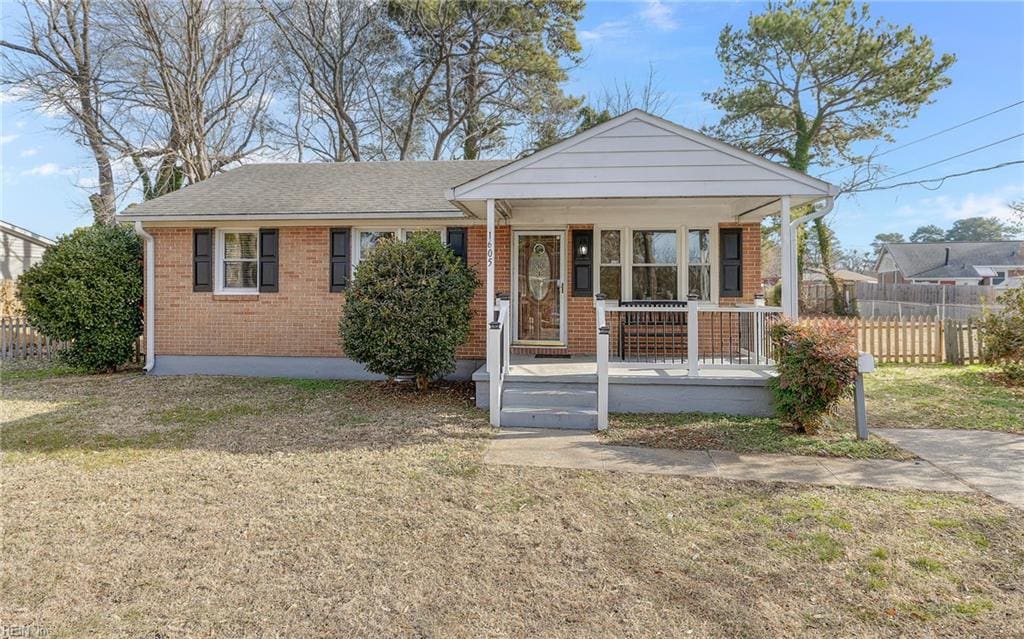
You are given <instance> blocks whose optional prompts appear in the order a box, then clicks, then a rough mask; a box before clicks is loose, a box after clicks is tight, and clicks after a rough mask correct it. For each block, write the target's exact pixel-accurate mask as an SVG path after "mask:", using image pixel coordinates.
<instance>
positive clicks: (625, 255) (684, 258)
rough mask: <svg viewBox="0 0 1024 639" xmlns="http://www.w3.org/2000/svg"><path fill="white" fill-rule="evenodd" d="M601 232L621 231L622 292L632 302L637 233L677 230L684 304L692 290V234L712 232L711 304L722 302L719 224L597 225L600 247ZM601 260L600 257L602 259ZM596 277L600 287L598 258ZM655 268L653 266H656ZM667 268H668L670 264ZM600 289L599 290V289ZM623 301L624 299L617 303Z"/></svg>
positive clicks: (620, 286) (680, 285) (677, 270)
mask: <svg viewBox="0 0 1024 639" xmlns="http://www.w3.org/2000/svg"><path fill="white" fill-rule="evenodd" d="M601 231H619V233H620V234H621V235H620V237H621V238H622V243H621V244H620V246H619V252H620V253H621V255H620V259H621V260H622V263H621V266H622V268H621V272H620V273H619V277H620V281H619V289H620V290H621V291H622V299H624V300H632V299H634V297H633V231H675V233H676V261H677V264H676V272H677V274H678V277H677V280H678V282H677V285H678V291H677V292H676V295H677V296H678V298H679V301H680V302H684V301H686V299H687V294H688V293H689V290H690V282H689V276H690V270H689V254H690V253H689V246H688V243H689V238H690V231H708V233H709V234H710V235H709V241H710V242H711V247H710V248H711V258H710V259H711V295H710V302H711V303H712V304H718V302H719V295H718V293H719V290H718V289H719V272H718V269H719V265H718V224H717V223H715V224H708V225H694V226H685V225H684V226H676V227H672V226H668V225H665V224H649V225H643V226H597V225H595V226H594V233H595V234H596V237H597V238H598V241H597V242H595V244H597V245H598V246H599V247H600V237H601V235H600V233H601ZM599 257H600V256H599ZM594 265H595V271H596V273H595V275H594V281H595V282H597V283H598V287H600V282H601V260H600V259H598V260H596V261H595V262H594ZM652 266H653V265H652ZM666 266H667V265H666ZM598 290H599V288H598ZM615 301H621V300H615Z"/></svg>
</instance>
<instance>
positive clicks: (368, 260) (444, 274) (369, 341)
mask: <svg viewBox="0 0 1024 639" xmlns="http://www.w3.org/2000/svg"><path fill="white" fill-rule="evenodd" d="M476 286H477V279H476V274H475V273H473V272H472V271H470V270H469V269H468V268H466V266H465V265H463V264H462V261H461V260H460V259H459V258H458V257H456V256H455V255H454V254H453V253H452V252H451V251H450V250H449V249H448V248H447V247H446V246H445V245H444V244H442V243H441V240H440V238H439V237H438V235H437V234H436V233H414V234H412V235H411V236H410V237H409V239H408V240H406V241H404V242H399V241H393V240H382V241H381V242H380V243H379V244H378V245H377V246H376V247H375V248H374V249H373V251H372V252H371V253H370V254H369V255H368V256H366V257H365V258H364V259H363V260H362V262H360V264H359V267H358V268H357V269H356V272H355V277H354V278H353V281H352V284H351V286H350V288H349V290H348V294H347V295H346V299H345V311H344V314H343V315H342V318H341V325H340V333H341V340H342V345H343V346H344V348H345V354H346V355H348V356H349V357H351V358H352V359H354V360H356V361H358V362H361V363H362V364H363V365H365V366H366V369H367V370H368V371H370V372H373V373H379V374H381V375H386V376H387V377H391V378H394V377H398V376H402V375H414V376H415V377H416V385H417V387H418V388H421V389H422V388H425V387H426V386H427V384H428V383H429V382H430V381H431V380H434V379H436V378H438V377H440V376H442V375H444V374H446V373H450V372H452V371H454V370H455V351H456V349H457V348H458V347H459V346H460V345H461V344H463V343H465V341H466V340H467V339H468V338H469V323H470V308H469V303H470V300H471V299H472V298H473V291H474V289H476Z"/></svg>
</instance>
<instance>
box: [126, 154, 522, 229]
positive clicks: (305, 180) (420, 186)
mask: <svg viewBox="0 0 1024 639" xmlns="http://www.w3.org/2000/svg"><path fill="white" fill-rule="evenodd" d="M508 162H509V160H450V161H445V160H440V161H405V162H337V163H292V164H247V165H245V166H241V167H239V168H237V169H233V170H230V171H226V172H224V173H221V174H219V175H216V176H214V177H212V178H210V179H208V180H205V181H203V182H199V183H198V184H193V185H190V186H187V187H185V188H183V189H181V190H179V191H174V192H173V193H168V194H167V195H164V196H162V197H158V198H155V199H152V200H148V201H146V202H142V203H141V204H136V205H133V206H130V207H128V208H127V209H125V210H124V211H123V212H122V213H121V217H122V218H124V219H133V218H146V219H160V218H161V217H169V218H170V217H177V216H190V217H206V216H209V217H222V218H223V217H230V216H233V215H274V216H281V215H320V214H347V215H351V216H352V217H358V216H360V215H366V214H371V215H372V214H392V215H391V216H392V217H394V216H395V214H406V213H409V214H413V215H416V214H419V215H422V214H425V213H437V214H445V215H447V216H449V217H455V216H459V215H461V212H460V209H459V208H457V207H456V206H455V205H454V204H452V203H451V202H449V201H448V200H447V199H445V194H446V193H447V191H448V189H449V188H451V187H452V186H455V185H456V184H460V183H462V182H465V181H467V180H471V179H473V178H475V177H478V176H480V175H483V174H484V173H487V172H488V171H492V170H494V169H496V168H498V167H500V166H502V165H504V164H507V163H508Z"/></svg>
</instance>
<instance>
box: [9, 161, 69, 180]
mask: <svg viewBox="0 0 1024 639" xmlns="http://www.w3.org/2000/svg"><path fill="white" fill-rule="evenodd" d="M21 174H22V175H31V176H36V177H47V176H50V175H74V174H75V170H74V169H62V168H61V167H60V165H59V164H54V163H53V162H47V163H46V164H40V165H39V166H34V167H32V168H31V169H28V170H26V171H22V172H21Z"/></svg>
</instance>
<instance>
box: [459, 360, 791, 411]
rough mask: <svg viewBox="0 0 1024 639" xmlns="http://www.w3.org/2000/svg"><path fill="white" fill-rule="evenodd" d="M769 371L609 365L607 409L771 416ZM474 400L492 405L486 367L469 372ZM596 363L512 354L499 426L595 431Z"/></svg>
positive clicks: (624, 364) (676, 364) (675, 364)
mask: <svg viewBox="0 0 1024 639" xmlns="http://www.w3.org/2000/svg"><path fill="white" fill-rule="evenodd" d="M774 376H775V372H774V370H773V369H771V368H761V369H754V368H742V367H736V366H728V365H726V366H721V365H719V366H714V365H708V366H707V367H705V366H704V365H703V364H702V366H701V368H700V374H699V375H697V376H691V375H690V374H689V367H688V365H687V364H686V363H685V362H684V363H681V364H678V363H641V362H623V361H614V360H612V361H610V362H609V366H608V410H609V411H610V412H613V413H730V414H736V415H756V416H765V415H770V414H771V412H772V408H771V406H772V404H771V398H770V396H769V391H768V387H767V383H768V380H770V379H771V378H772V377H774ZM473 381H474V382H475V383H476V403H477V406H479V407H480V408H487V407H489V406H490V397H489V393H488V390H489V382H490V376H489V375H488V373H487V367H486V365H484V366H481V367H480V368H478V369H477V370H476V372H474V373H473ZM597 385H598V378H597V360H596V358H595V357H593V356H573V357H571V358H568V359H557V360H550V359H538V358H536V357H534V356H532V355H529V356H528V355H513V356H512V357H511V359H510V362H509V367H508V372H507V373H506V374H505V376H504V380H503V385H502V386H503V388H502V392H501V402H502V403H501V425H502V426H538V427H565V428H595V427H596V424H597V422H596V416H597Z"/></svg>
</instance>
